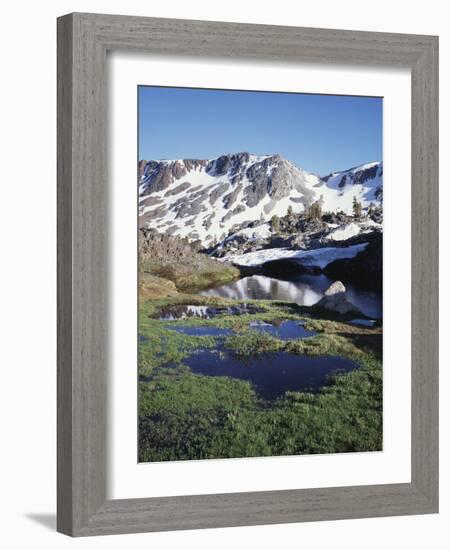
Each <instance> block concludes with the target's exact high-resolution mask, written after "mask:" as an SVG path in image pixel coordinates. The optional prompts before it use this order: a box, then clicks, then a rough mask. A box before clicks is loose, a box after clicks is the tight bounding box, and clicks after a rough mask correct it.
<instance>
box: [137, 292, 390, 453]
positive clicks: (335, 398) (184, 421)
mask: <svg viewBox="0 0 450 550" xmlns="http://www.w3.org/2000/svg"><path fill="white" fill-rule="evenodd" d="M177 303H178V304H183V303H184V304H193V305H195V304H198V305H200V304H210V305H216V306H220V305H230V304H232V303H234V304H235V303H236V301H230V300H222V299H220V298H211V297H203V296H198V295H196V296H190V295H182V294H180V295H178V296H176V297H171V298H167V299H159V300H150V299H142V298H141V300H140V310H139V333H140V336H141V339H140V343H139V374H140V375H141V377H146V378H145V380H144V379H143V378H141V381H140V382H139V459H140V461H141V462H146V461H164V460H195V459H204V458H228V457H236V458H237V457H250V456H276V455H292V454H314V453H338V452H355V451H359V452H361V451H377V450H381V449H382V364H381V328H370V329H368V328H362V327H354V326H351V325H349V324H347V323H343V322H339V321H337V320H332V319H317V318H311V317H308V316H307V315H308V308H301V307H299V306H297V305H295V304H292V303H289V302H273V301H263V300H259V301H253V302H252V303H253V304H254V305H257V306H258V307H260V308H262V310H263V311H261V312H259V313H255V314H251V315H239V316H232V315H221V316H219V317H216V318H213V319H198V318H188V319H185V320H183V321H182V324H183V325H184V326H214V327H220V328H230V329H232V330H233V331H234V332H235V333H234V334H233V335H232V336H228V337H222V338H221V340H220V341H221V345H222V346H223V347H224V349H226V350H228V351H229V352H231V353H236V354H238V355H244V356H246V357H250V358H251V356H253V355H255V354H258V353H264V352H274V351H285V352H289V353H295V354H307V355H340V356H344V357H347V358H349V359H351V360H353V361H356V362H357V363H358V364H359V365H360V368H359V369H357V370H354V371H352V372H349V373H346V374H339V375H336V376H334V377H332V378H331V379H330V382H329V384H328V385H327V386H325V387H324V388H323V389H322V390H321V391H320V392H318V393H315V394H311V393H302V392H286V393H285V394H284V396H283V397H282V398H280V399H278V400H277V401H275V402H268V401H264V400H263V399H261V398H260V397H259V396H258V395H257V394H256V393H255V391H254V388H253V386H252V385H251V384H250V383H249V382H246V381H243V380H238V379H234V378H228V377H209V376H203V375H200V374H194V373H192V372H191V370H190V369H189V368H188V367H187V366H185V365H184V364H183V360H184V359H185V358H186V357H188V356H189V355H190V354H191V353H192V352H194V351H195V350H198V349H207V348H215V347H216V346H217V340H216V338H214V337H211V336H187V335H185V334H180V333H178V332H175V331H172V330H168V329H167V325H168V323H167V322H165V321H159V320H158V319H157V318H154V317H155V316H157V313H158V311H159V309H160V308H161V307H164V306H167V305H171V304H177ZM288 319H289V320H299V321H300V320H301V321H305V322H306V324H305V327H306V328H307V329H309V330H314V331H316V332H317V336H314V337H310V338H306V339H302V340H300V339H298V340H288V341H282V340H279V339H278V338H276V337H273V336H270V335H267V334H261V333H258V332H256V331H251V330H249V329H248V324H249V322H250V321H254V320H262V321H274V320H280V321H281V320H288ZM173 323H176V321H174V322H173ZM169 364H170V367H168V366H167V365H169Z"/></svg>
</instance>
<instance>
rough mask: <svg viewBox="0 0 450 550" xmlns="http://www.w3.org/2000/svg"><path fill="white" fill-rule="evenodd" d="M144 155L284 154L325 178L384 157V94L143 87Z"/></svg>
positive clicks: (148, 157)
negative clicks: (381, 95)
mask: <svg viewBox="0 0 450 550" xmlns="http://www.w3.org/2000/svg"><path fill="white" fill-rule="evenodd" d="M138 93H139V152H138V154H139V159H146V160H151V159H176V158H202V159H209V158H215V157H218V156H220V155H222V154H225V153H237V152H242V151H248V152H250V153H254V154H259V155H264V154H274V153H279V154H281V155H282V156H284V157H286V158H287V159H289V160H290V161H292V162H293V163H294V164H296V165H297V166H299V167H300V168H303V169H304V170H307V171H309V172H314V173H317V174H319V175H326V174H328V173H330V172H333V171H338V170H345V169H347V168H351V167H352V166H357V165H359V164H364V163H366V162H371V161H376V160H382V99H381V98H372V97H357V96H333V95H315V94H312V95H310V94H288V93H277V92H240V91H229V90H203V89H193V88H164V87H151V86H139V88H138Z"/></svg>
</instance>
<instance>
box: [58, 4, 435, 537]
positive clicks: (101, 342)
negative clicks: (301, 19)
mask: <svg viewBox="0 0 450 550" xmlns="http://www.w3.org/2000/svg"><path fill="white" fill-rule="evenodd" d="M118 49H122V50H123V49H133V50H136V51H140V52H148V53H153V54H170V55H177V56H186V55H188V56H202V57H205V56H215V57H228V58H230V59H236V60H239V59H243V58H250V59H254V60H255V61H257V60H275V61H284V62H291V63H295V62H300V61H301V62H305V61H306V62H323V63H332V64H335V65H336V64H355V63H357V64H364V65H369V66H377V65H388V66H402V67H409V68H410V69H411V74H412V243H411V244H412V396H411V399H412V481H411V483H407V484H393V485H374V486H361V487H339V488H327V489H301V490H289V491H264V492H253V493H233V494H225V495H196V496H183V497H164V498H151V499H150V498H149V499H131V500H112V501H108V500H107V499H106V481H107V480H106V459H107V457H106V453H105V449H106V425H107V418H106V394H107V392H106V383H107V372H108V356H107V349H108V330H107V327H108V302H107V296H108V277H107V275H108V273H107V259H108V247H109V242H108V235H107V228H108V195H109V193H108V181H107V177H106V174H107V169H106V167H107V159H106V148H105V143H106V124H105V123H106V91H107V82H106V77H105V74H106V52H107V51H108V50H118ZM437 50H438V40H437V38H436V37H433V36H419V35H404V34H403V35H402V34H392V33H390V34H387V33H370V32H355V31H343V30H330V29H306V28H297V27H278V26H270V25H247V24H238V23H218V22H209V21H186V20H176V19H153V18H142V17H124V16H115V15H96V14H71V15H67V16H64V17H62V18H60V19H59V20H58V315H59V322H58V530H59V531H60V532H63V533H66V534H69V535H73V536H86V535H99V534H110V533H131V532H140V531H162V530H177V529H198V528H211V527H228V526H235V525H260V524H269V523H288V522H299V521H318V520H330V519H345V518H360V517H371V516H388V515H404V514H423V513H433V512H436V511H437V509H438V401H437V400H438V357H437V345H438V342H437V335H438V285H437V277H438V259H437V258H438V256H437V252H438V219H437V215H438V209H437V201H438V191H437V185H438V77H437V74H438V51H437Z"/></svg>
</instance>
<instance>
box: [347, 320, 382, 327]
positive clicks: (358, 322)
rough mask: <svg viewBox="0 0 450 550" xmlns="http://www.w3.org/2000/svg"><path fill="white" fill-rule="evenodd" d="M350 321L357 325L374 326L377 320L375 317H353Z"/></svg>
mask: <svg viewBox="0 0 450 550" xmlns="http://www.w3.org/2000/svg"><path fill="white" fill-rule="evenodd" d="M349 323H350V325H355V326H357V327H373V326H374V325H375V323H376V321H375V320H374V319H352V320H351V321H349Z"/></svg>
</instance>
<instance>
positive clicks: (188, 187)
mask: <svg viewBox="0 0 450 550" xmlns="http://www.w3.org/2000/svg"><path fill="white" fill-rule="evenodd" d="M382 172H383V168H382V163H381V162H374V163H371V164H365V165H362V166H358V167H356V168H351V169H350V170H346V171H344V172H336V173H333V174H330V175H328V176H325V177H320V176H317V175H316V174H312V173H308V172H305V171H304V170H302V169H301V168H298V167H296V166H295V165H294V164H292V163H291V162H290V161H288V160H286V159H284V158H283V157H281V156H280V155H263V156H261V155H252V154H250V153H236V154H227V155H222V156H220V157H218V158H216V159H210V160H199V159H183V160H159V161H156V160H154V161H145V160H141V161H140V162H139V176H140V177H139V215H140V225H141V227H149V228H153V229H156V230H158V231H159V232H161V233H165V234H169V235H179V236H185V237H188V238H189V240H191V241H195V240H200V241H201V242H202V243H203V244H204V245H211V244H212V243H213V242H220V241H222V240H223V239H225V238H226V237H227V235H228V234H229V233H230V232H233V231H236V230H239V229H242V228H243V227H245V225H246V224H247V223H248V222H252V221H258V220H261V221H268V220H270V219H271V218H272V216H273V215H274V214H277V215H278V216H284V215H285V214H286V213H287V211H288V208H289V207H290V206H291V207H292V209H293V211H294V212H302V211H303V210H305V209H306V208H308V206H310V205H311V204H312V203H313V202H315V201H320V203H321V205H322V210H323V211H337V210H344V211H345V212H347V213H351V211H352V202H353V197H354V196H356V198H357V199H358V201H360V202H361V203H362V206H363V208H364V207H367V206H369V204H370V203H374V204H377V205H379V204H380V203H381V198H382Z"/></svg>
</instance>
